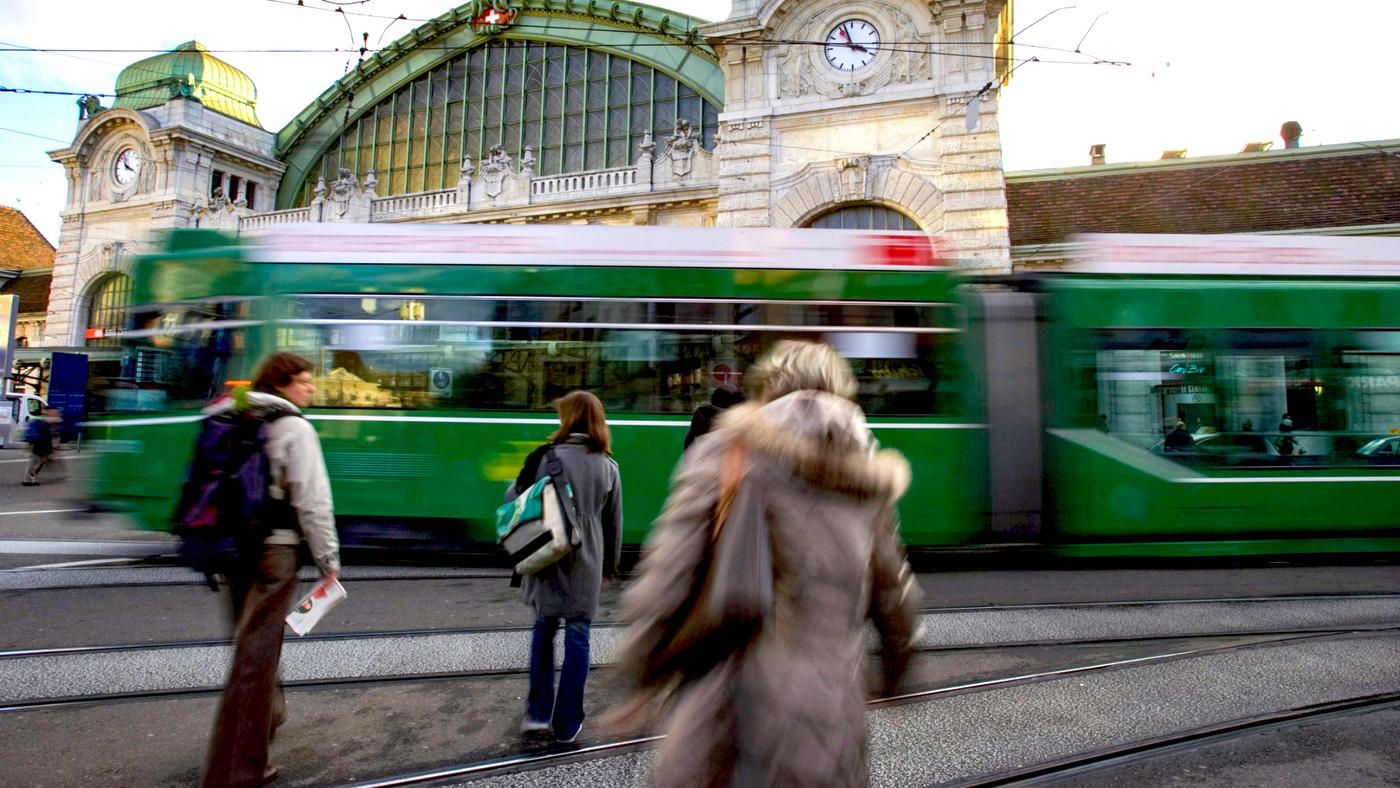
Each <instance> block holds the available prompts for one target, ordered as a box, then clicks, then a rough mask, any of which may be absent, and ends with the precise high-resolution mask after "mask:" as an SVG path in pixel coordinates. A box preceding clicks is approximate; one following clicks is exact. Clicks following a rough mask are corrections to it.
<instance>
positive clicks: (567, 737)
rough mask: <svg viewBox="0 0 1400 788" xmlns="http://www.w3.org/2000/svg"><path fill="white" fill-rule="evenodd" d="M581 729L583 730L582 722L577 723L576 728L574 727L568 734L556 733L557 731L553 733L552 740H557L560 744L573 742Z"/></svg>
mask: <svg viewBox="0 0 1400 788" xmlns="http://www.w3.org/2000/svg"><path fill="white" fill-rule="evenodd" d="M582 731H583V723H581V722H580V723H579V724H578V727H577V728H574V730H573V732H572V733H569V734H558V733H556V734H554V740H555V741H557V742H559V743H560V744H573V743H574V742H575V741H577V740H578V735H579V733H580V732H582Z"/></svg>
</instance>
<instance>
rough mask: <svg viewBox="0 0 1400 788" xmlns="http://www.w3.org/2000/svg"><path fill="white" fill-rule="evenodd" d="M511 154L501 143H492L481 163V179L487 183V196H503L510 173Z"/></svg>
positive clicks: (493, 197)
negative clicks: (484, 159)
mask: <svg viewBox="0 0 1400 788" xmlns="http://www.w3.org/2000/svg"><path fill="white" fill-rule="evenodd" d="M510 174H511V172H510V154H509V153H506V149H505V148H502V147H501V146H500V145H492V146H491V150H490V151H489V152H488V153H487V155H486V161H485V162H483V163H482V165H481V179H482V181H483V182H484V183H485V189H486V196H487V197H490V198H492V199H495V198H497V197H500V196H501V192H502V191H503V190H504V188H505V181H506V176H507V175H510Z"/></svg>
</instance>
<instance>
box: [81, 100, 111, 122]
mask: <svg viewBox="0 0 1400 788" xmlns="http://www.w3.org/2000/svg"><path fill="white" fill-rule="evenodd" d="M104 109H106V107H104V106H102V100H101V99H99V98H98V97H96V96H92V95H87V96H83V97H82V98H80V99H78V120H86V119H88V118H91V117H93V116H95V115H96V114H97V113H99V112H101V111H102V110H104Z"/></svg>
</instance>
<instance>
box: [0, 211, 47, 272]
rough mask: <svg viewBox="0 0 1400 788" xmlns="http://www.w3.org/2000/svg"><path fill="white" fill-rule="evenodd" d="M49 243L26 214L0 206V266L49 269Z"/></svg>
mask: <svg viewBox="0 0 1400 788" xmlns="http://www.w3.org/2000/svg"><path fill="white" fill-rule="evenodd" d="M53 258H54V248H53V245H52V244H50V243H49V242H48V239H46V238H44V235H43V233H41V232H39V231H38V229H36V228H35V227H34V225H33V223H31V222H30V221H29V217H27V216H25V215H24V214H23V213H20V212H19V210H17V209H15V208H11V207H9V206H7V205H0V268H22V269H26V270H27V269H30V268H52V267H53Z"/></svg>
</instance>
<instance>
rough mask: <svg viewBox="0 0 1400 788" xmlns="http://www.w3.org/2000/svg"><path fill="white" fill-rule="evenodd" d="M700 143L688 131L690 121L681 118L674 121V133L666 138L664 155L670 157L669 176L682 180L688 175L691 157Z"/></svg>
mask: <svg viewBox="0 0 1400 788" xmlns="http://www.w3.org/2000/svg"><path fill="white" fill-rule="evenodd" d="M699 144H700V141H699V140H698V139H696V138H695V133H694V132H692V131H691V130H690V121H688V120H686V119H684V118H681V119H679V120H677V121H676V131H675V133H674V134H672V135H671V136H669V137H667V138H666V155H668V156H670V157H671V174H672V175H675V176H676V177H677V178H684V177H685V176H687V175H689V174H690V167H691V157H692V156H693V155H694V153H695V148H696V147H698V146H699Z"/></svg>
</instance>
